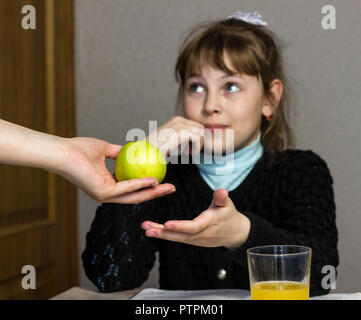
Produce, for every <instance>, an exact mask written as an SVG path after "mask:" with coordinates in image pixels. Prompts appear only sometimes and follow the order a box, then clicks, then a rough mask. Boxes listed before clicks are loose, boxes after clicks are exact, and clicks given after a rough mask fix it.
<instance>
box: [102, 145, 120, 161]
mask: <svg viewBox="0 0 361 320" xmlns="http://www.w3.org/2000/svg"><path fill="white" fill-rule="evenodd" d="M122 147H123V146H122V145H117V144H111V143H109V144H108V146H107V150H106V154H105V156H106V157H107V158H112V159H115V158H116V157H117V155H118V153H119V151H120V149H121V148H122Z"/></svg>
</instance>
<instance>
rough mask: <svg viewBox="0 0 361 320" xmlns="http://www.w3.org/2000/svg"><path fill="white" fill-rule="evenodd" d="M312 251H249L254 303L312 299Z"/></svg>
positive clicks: (275, 248) (274, 248)
mask: <svg viewBox="0 0 361 320" xmlns="http://www.w3.org/2000/svg"><path fill="white" fill-rule="evenodd" d="M311 252H312V250H311V248H308V247H304V246H296V245H272V246H263V247H255V248H251V249H248V250H247V258H248V272H249V280H250V286H251V297H252V300H308V297H309V288H310V268H311Z"/></svg>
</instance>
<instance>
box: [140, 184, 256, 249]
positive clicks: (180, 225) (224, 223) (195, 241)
mask: <svg viewBox="0 0 361 320" xmlns="http://www.w3.org/2000/svg"><path fill="white" fill-rule="evenodd" d="M142 228H143V229H144V230H146V232H145V234H146V236H148V237H155V238H160V239H164V240H170V241H176V242H183V243H187V244H192V245H196V246H201V247H220V246H224V247H226V248H229V249H231V248H237V247H239V246H241V245H242V244H243V243H245V241H246V240H247V238H248V235H249V231H250V228H251V224H250V221H249V219H248V218H247V217H246V216H245V215H243V214H241V213H240V212H238V211H237V210H236V208H235V206H234V204H233V202H232V200H231V199H230V198H229V197H228V192H227V190H225V189H218V190H216V191H215V192H214V193H213V201H212V203H211V205H210V207H209V208H208V209H207V210H205V211H203V212H202V213H201V214H200V215H199V216H198V217H196V218H195V219H193V220H169V221H167V222H166V223H165V224H164V225H162V224H158V223H155V222H152V221H144V222H143V223H142Z"/></svg>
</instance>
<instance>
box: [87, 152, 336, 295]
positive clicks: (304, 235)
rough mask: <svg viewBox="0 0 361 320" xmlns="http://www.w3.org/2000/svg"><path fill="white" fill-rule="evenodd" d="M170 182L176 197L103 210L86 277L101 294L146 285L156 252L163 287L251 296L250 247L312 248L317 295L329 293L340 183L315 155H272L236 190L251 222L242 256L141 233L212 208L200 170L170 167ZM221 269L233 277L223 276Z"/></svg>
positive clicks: (90, 243)
mask: <svg viewBox="0 0 361 320" xmlns="http://www.w3.org/2000/svg"><path fill="white" fill-rule="evenodd" d="M178 159H179V160H180V158H178ZM164 182H170V183H172V184H174V185H175V187H176V192H174V193H173V194H169V195H167V196H164V197H162V198H157V199H153V200H150V201H146V202H143V203H141V204H136V205H132V204H124V205H123V204H114V203H107V204H102V205H101V206H99V207H98V208H97V211H96V216H95V219H94V221H93V223H92V225H91V229H90V231H89V232H88V233H87V235H86V248H85V251H84V252H83V254H82V259H83V266H84V270H85V273H86V275H87V276H88V277H89V279H90V280H91V281H92V282H93V283H94V284H95V285H96V286H97V288H98V289H99V290H100V291H103V292H110V291H118V290H126V289H131V288H135V287H138V286H140V285H142V283H143V282H144V281H145V280H146V279H147V278H148V275H149V272H150V270H151V269H152V267H153V265H154V260H155V253H156V251H159V259H160V268H159V283H160V288H161V289H168V290H169V289H178V290H200V289H221V288H223V289H224V288H239V289H248V290H249V278H248V266H247V255H246V251H247V249H248V248H251V247H256V246H262V245H271V244H297V245H304V246H308V247H311V248H312V264H311V285H310V295H311V296H315V295H322V294H326V293H328V292H329V290H325V289H323V288H322V286H321V282H322V278H323V277H324V276H325V274H323V273H322V271H321V270H322V267H323V266H325V265H332V266H334V267H337V266H338V263H339V259H338V251H337V241H338V235H337V228H336V223H335V218H336V217H335V203H334V193H333V188H332V183H333V180H332V177H331V175H330V172H329V170H328V167H327V164H326V163H325V161H324V160H322V159H321V158H320V157H319V156H318V155H316V154H315V153H313V152H312V151H301V150H285V151H281V152H278V153H276V154H274V155H271V154H269V153H267V152H265V153H264V154H263V156H262V157H261V158H260V159H259V160H258V162H257V163H256V165H255V166H254V168H253V169H252V171H251V172H250V173H249V174H248V176H247V177H246V179H245V180H244V181H243V182H242V183H241V184H240V185H239V186H238V187H237V188H236V189H234V190H232V191H229V193H228V194H229V197H230V198H231V199H232V201H233V203H234V205H235V207H236V208H237V211H239V212H241V213H243V214H244V215H246V216H247V217H248V218H249V219H250V221H251V229H250V233H249V237H248V239H247V241H246V242H245V243H244V244H243V245H242V246H241V247H239V248H238V249H235V250H228V249H227V248H225V247H217V248H205V247H197V246H192V245H187V244H182V243H176V242H171V241H166V240H162V239H156V238H148V237H146V236H145V234H144V233H145V232H144V230H143V229H142V228H141V227H140V226H141V223H142V222H143V221H145V220H151V221H155V222H158V223H164V222H166V221H168V220H173V219H177V220H178V219H193V218H195V217H196V216H197V215H199V214H200V213H201V212H203V211H204V210H206V209H208V207H209V206H210V204H211V202H212V197H213V190H212V189H211V188H210V187H209V186H208V185H207V183H206V182H205V181H204V180H203V178H202V177H201V175H200V174H199V172H198V169H197V167H196V166H195V165H194V164H180V161H179V164H171V163H170V164H168V167H167V174H166V178H165V180H164ZM221 269H224V271H226V272H224V271H223V276H222V277H220V276H219V270H221ZM217 274H218V276H217ZM224 275H225V276H224Z"/></svg>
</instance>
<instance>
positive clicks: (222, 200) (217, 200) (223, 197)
mask: <svg viewBox="0 0 361 320" xmlns="http://www.w3.org/2000/svg"><path fill="white" fill-rule="evenodd" d="M231 203H232V200H231V199H230V198H229V197H228V191H227V190H226V189H218V190H216V191H214V193H213V201H212V204H211V208H216V207H227V206H229V205H230V204H231Z"/></svg>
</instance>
